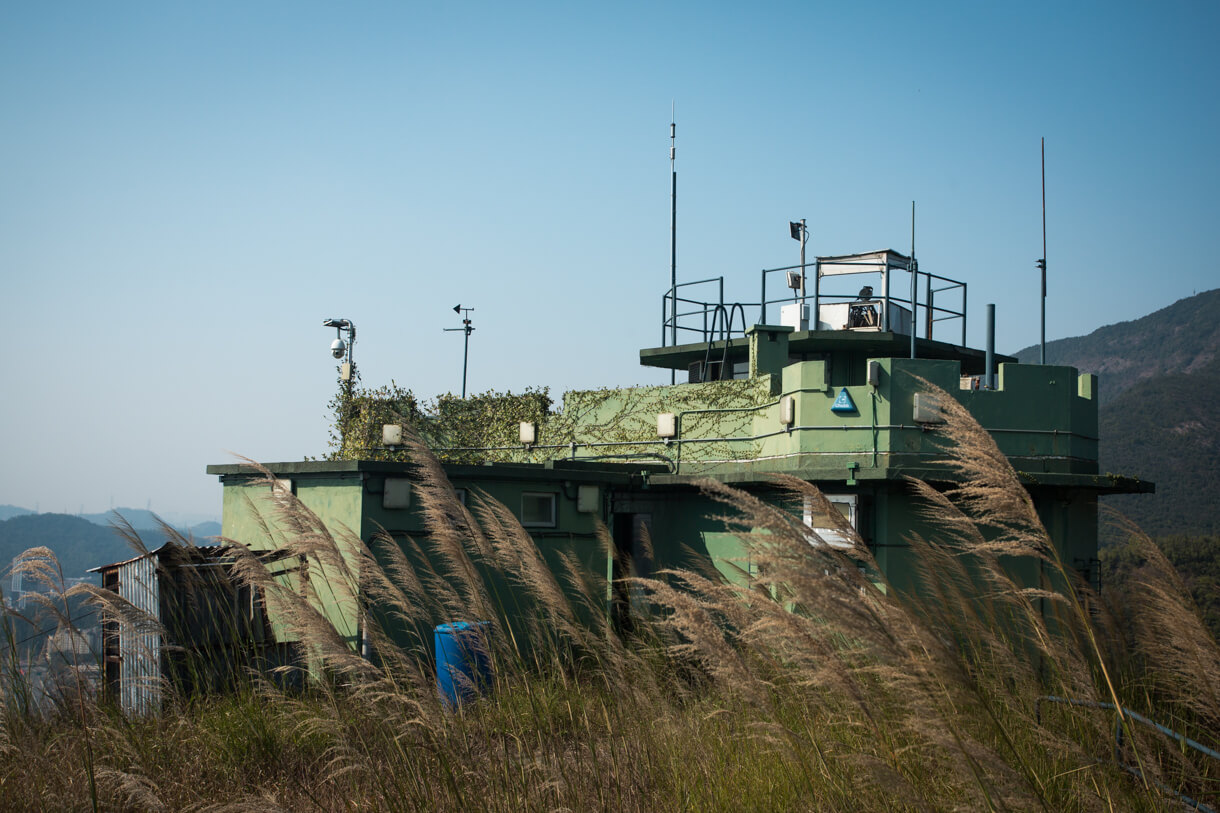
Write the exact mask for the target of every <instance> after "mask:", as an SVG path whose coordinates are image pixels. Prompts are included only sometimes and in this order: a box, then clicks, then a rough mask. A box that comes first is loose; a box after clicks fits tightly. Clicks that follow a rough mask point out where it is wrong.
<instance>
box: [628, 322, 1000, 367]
mask: <svg viewBox="0 0 1220 813" xmlns="http://www.w3.org/2000/svg"><path fill="white" fill-rule="evenodd" d="M725 343H726V342H725V341H715V342H711V348H712V349H711V353H710V354H709V353H708V343H707V342H696V343H694V344H679V345H673V346H670V347H646V348H644V349H642V350H640V364H642V365H643V366H645V367H661V368H664V369H667V370H685V369H687V367H689V366H690V365H691V364H693V363H694V362H696V361H703V359H704V357H707V358H709V359H710V360H712V361H719V360H720V359H721V357H722V355H723V354H724V349H725ZM727 343H728V356H729V358H730V359H731V360H733V361H742V360H743V359H745V358H746V357H748V355H749V352H750V342H749V340H748V339H745V338H741V339H729V340H728V342H727ZM835 352H840V353H841V352H852V353H867V354H871V355H872V356H873V357H874V358H907V357H909V356H910V354H911V337H910V336H909V335H907V334H903V333H892V332H891V333H879V332H877V331H871V330H870V331H854V330H802V331H798V332H796V333H790V334H788V353H789V355H799V354H802V353H808V354H811V355H812V354H817V353H835ZM915 355H916V356H917V357H919V358H926V359H948V360H954V361H961V362H963V363H964V365H965V367H967V368H974V367H975V366H977V367H978V368H979V369H980V370H981V369H982V367H983V365H984V363H985V359H986V357H987V353H986V352H985V351H983V350H976V349H974V348H973V347H962V346H961V345H956V344H950V343H949V342H941V341H936V340H935V339H920V338H916V339H915ZM1016 361H1017V359H1016V357H1015V356H1006V355H1003V354H1001V353H996V354H995V363H996V364H1013V363H1016ZM964 371H965V368H964V369H963V372H964Z"/></svg>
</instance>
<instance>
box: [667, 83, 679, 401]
mask: <svg viewBox="0 0 1220 813" xmlns="http://www.w3.org/2000/svg"><path fill="white" fill-rule="evenodd" d="M676 130H677V125H676V124H675V123H674V103H673V102H672V101H670V103H669V181H670V186H669V343H670V345H674V346H676V345H677V344H678V170H677V169H676V167H675V164H674V161H675V158H676V155H677V146H676V137H675V136H676ZM669 378H670V381H669V383H671V384H672V383H674V381H676V380H677V371H675V370H670V372H669Z"/></svg>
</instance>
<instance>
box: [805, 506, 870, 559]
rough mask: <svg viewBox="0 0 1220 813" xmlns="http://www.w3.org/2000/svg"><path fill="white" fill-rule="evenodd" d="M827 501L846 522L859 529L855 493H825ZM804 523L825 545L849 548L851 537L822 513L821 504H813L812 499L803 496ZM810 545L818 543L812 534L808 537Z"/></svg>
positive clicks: (851, 543)
mask: <svg viewBox="0 0 1220 813" xmlns="http://www.w3.org/2000/svg"><path fill="white" fill-rule="evenodd" d="M825 497H826V500H827V502H829V503H830V507H831V508H833V509H835V510H837V511H838V512H839V513H840V514H841V515H842V516H843V519H845V520H847V524H848V525H850V526H851V527H853V528H855V529H856V530H857V531H858V530H859V529H860V519H859V516H858V515H857V512H858V507H859V502H858V499H857V497H856V495H855V494H826V495H825ZM804 509H805V510H804V515H803V517H802V519H804V521H805V524H806V525H808V526H809V527H810V528H812V529H813V530H814V532H816V533H817V535H818V537H820V538H821V539H822V541H824V542H825V543H826V544H827V545H830V546H831V547H833V548H850V547H852V545H853V542H852V539H851V537H849V536H848V535H847V534H845V533H844V532H843V531H840V530H839V529H838V525H837V524H836V523H835V522H833V521H832V520H831V518H830V517H829V516H827V515H826V514H825V513H823V511H822V508H821V506H815V505H814V502H813V499H812V498H810V497H806V498H805V507H804ZM809 543H810V544H811V545H816V544H819V543H818V540H817V539H815V538H813V537H812V536H811V537H810V538H809Z"/></svg>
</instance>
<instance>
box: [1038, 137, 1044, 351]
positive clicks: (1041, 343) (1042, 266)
mask: <svg viewBox="0 0 1220 813" xmlns="http://www.w3.org/2000/svg"><path fill="white" fill-rule="evenodd" d="M1038 268H1040V269H1042V339H1041V342H1040V350H1039V354H1038V358H1039V364H1046V136H1043V137H1042V259H1041V260H1038Z"/></svg>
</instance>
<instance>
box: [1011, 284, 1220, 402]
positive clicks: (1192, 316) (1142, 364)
mask: <svg viewBox="0 0 1220 813" xmlns="http://www.w3.org/2000/svg"><path fill="white" fill-rule="evenodd" d="M1016 356H1017V360H1018V361H1020V362H1022V363H1023V364H1036V363H1037V362H1038V357H1039V353H1038V346H1037V345H1034V346H1032V347H1027V348H1025V349H1024V350H1021V351H1019V352H1017V353H1016ZM1216 358H1220V288H1218V289H1216V290H1213V291H1204V292H1203V293H1201V294H1196V295H1195V296H1192V297H1188V298H1186V299H1180V300H1178V301H1177V302H1175V303H1173V304H1172V305H1170V306H1169V307H1167V308H1162V309H1161V310H1159V311H1157V312H1155V313H1151V314H1149V315H1148V316H1145V317H1143V318H1141V319H1135V320H1134V321H1130V322H1119V323H1117V324H1113V325H1106V326H1105V327H1101V328H1098V329H1097V330H1094V331H1093V332H1092V333H1090V334H1089V335H1087V336H1076V337H1073V338H1070V339H1057V340H1055V341H1053V342H1047V343H1046V362H1047V364H1067V365H1070V366H1072V367H1075V368H1077V369H1078V370H1080V371H1081V372H1085V373H1096V374H1097V375H1099V376H1100V377H1101V381H1100V385H1099V392H1098V398H1099V403H1101V404H1103V405H1104V404H1107V403H1109V402H1110V401H1113V400H1114V399H1115V398H1117V397H1118V396H1119V395H1121V394H1122V393H1123V392H1124V391H1126V390H1127V389H1129V388H1131V387H1133V386H1134V385H1136V384H1138V383H1139V382H1141V381H1144V380H1147V379H1149V378H1152V377H1154V376H1160V375H1167V374H1172V373H1191V372H1194V371H1196V370H1199V369H1201V368H1202V367H1203V366H1205V365H1206V364H1208V363H1209V362H1211V361H1213V360H1214V359H1216Z"/></svg>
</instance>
